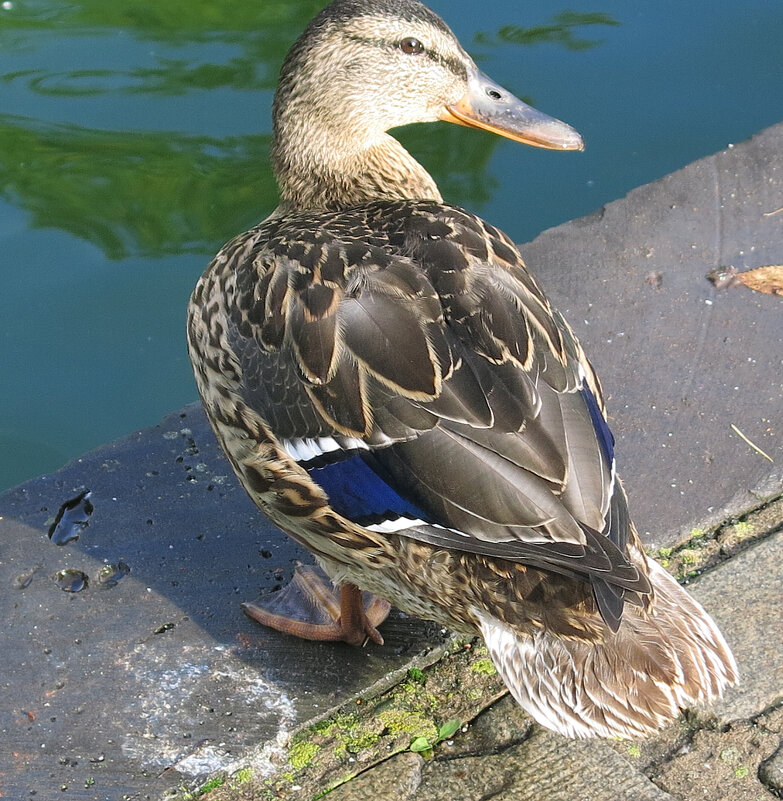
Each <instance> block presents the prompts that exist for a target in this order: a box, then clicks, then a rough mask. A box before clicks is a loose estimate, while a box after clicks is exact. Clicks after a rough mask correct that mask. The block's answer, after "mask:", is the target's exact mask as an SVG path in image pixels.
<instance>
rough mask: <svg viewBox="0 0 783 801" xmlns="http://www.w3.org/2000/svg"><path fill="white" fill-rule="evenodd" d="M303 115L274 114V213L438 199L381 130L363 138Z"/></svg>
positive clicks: (421, 173) (425, 174)
mask: <svg viewBox="0 0 783 801" xmlns="http://www.w3.org/2000/svg"><path fill="white" fill-rule="evenodd" d="M303 116H304V117H305V119H297V118H296V117H295V116H292V114H291V113H289V114H285V113H283V114H281V115H278V116H276V118H275V139H274V143H273V145H272V165H273V168H274V171H275V176H276V178H277V182H278V185H279V187H280V206H279V207H278V210H277V213H281V212H283V213H284V212H287V211H302V210H306V209H314V210H316V209H328V210H336V209H341V208H347V207H349V206H356V205H361V204H362V203H367V202H370V201H372V200H379V199H382V198H389V199H398V200H401V199H422V200H436V201H441V200H442V198H441V194H440V192H439V191H438V187H437V186H436V184H435V181H434V180H433V179H432V176H430V174H429V173H428V172H427V171H426V170H425V169H424V167H422V166H421V165H420V164H419V163H418V162H417V161H416V159H414V158H413V156H411V155H410V153H408V151H407V150H405V148H404V147H403V146H402V145H401V144H400V143H399V142H398V141H397V140H396V139H395V138H394V137H392V136H390V135H389V134H386V133H382V134H380V135H378V136H375V137H374V138H373V140H372V141H371V142H367V141H362V138H361V136H360V135H359V131H358V130H355V131H353V132H352V131H351V128H350V125H348V124H347V123H346V125H345V126H344V127H343V128H342V129H341V130H337V129H335V128H331V127H330V126H328V125H323V124H321V123H320V122H318V121H315V120H307V119H306V115H303ZM357 127H358V126H357ZM352 134H353V135H352Z"/></svg>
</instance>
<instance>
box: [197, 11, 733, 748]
mask: <svg viewBox="0 0 783 801" xmlns="http://www.w3.org/2000/svg"><path fill="white" fill-rule="evenodd" d="M438 117H440V118H442V119H449V120H451V121H456V122H460V123H462V124H468V125H470V126H473V127H484V128H489V129H490V130H494V131H496V132H499V133H502V134H504V135H507V136H510V137H511V138H515V139H518V140H520V141H525V142H529V143H533V144H538V145H543V146H547V147H553V148H559V149H577V148H579V147H581V140H580V139H579V137H578V135H577V134H575V132H573V131H572V130H571V129H570V128H568V126H565V125H564V124H563V123H559V122H557V121H556V120H552V119H551V118H545V117H544V116H543V115H540V114H538V113H537V112H534V111H533V110H531V109H529V108H528V107H526V106H524V104H522V103H521V102H520V101H518V100H516V98H514V97H513V96H510V95H509V94H508V93H507V92H506V91H505V90H504V89H502V87H498V86H497V85H496V84H493V83H492V82H490V81H489V79H487V78H486V77H485V76H483V75H481V73H479V72H478V70H477V69H476V67H475V64H473V62H472V61H471V59H470V57H469V56H468V55H467V54H466V53H465V51H464V50H463V49H462V48H461V47H460V45H459V43H458V42H457V41H456V39H455V38H454V37H453V34H451V32H450V31H449V29H448V28H447V27H446V25H445V24H444V23H443V22H442V21H441V20H440V19H439V18H438V17H436V16H435V15H434V14H433V13H432V12H430V11H429V10H428V9H426V8H425V7H424V6H422V5H421V4H420V3H418V2H417V1H416V0H369V2H362V3H360V2H358V0H336V2H334V3H332V4H331V5H330V6H329V7H327V9H325V10H324V11H323V12H322V13H321V14H320V15H319V16H318V17H316V19H315V20H314V21H313V22H312V23H311V24H310V26H308V28H307V30H306V31H305V33H304V34H303V35H302V37H301V38H300V40H299V41H298V42H297V43H296V44H295V45H294V47H293V48H292V50H291V52H290V54H289V56H288V58H287V59H286V62H285V64H284V65H283V70H282V74H281V81H280V88H279V90H278V94H277V96H276V100H275V145H274V148H273V164H274V167H275V171H276V174H277V177H278V181H279V183H280V188H281V204H280V206H279V207H278V209H277V210H276V211H275V212H274V213H273V214H272V215H271V216H270V217H269V218H268V219H267V220H265V221H264V222H262V223H260V224H259V225H258V226H256V227H255V228H253V229H252V230H250V231H248V232H247V233H245V234H242V235H240V236H239V237H237V238H236V239H235V240H233V241H232V242H230V243H229V244H228V245H226V246H225V247H224V248H223V250H221V252H220V253H219V254H218V256H217V257H216V258H215V260H214V261H213V262H212V264H211V265H210V266H209V267H208V269H207V271H206V272H205V273H204V275H203V277H202V278H201V280H200V281H199V284H198V286H197V287H196V289H195V291H194V293H193V297H192V299H191V304H190V307H189V317H188V338H189V345H190V353H191V359H192V361H193V366H194V371H195V375H196V380H197V383H198V387H199V391H200V393H201V396H202V399H203V402H204V407H205V409H206V411H207V414H208V416H209V418H210V421H211V422H212V425H213V427H214V429H215V432H216V434H217V436H218V439H219V440H220V442H221V445H222V446H223V448H224V450H225V451H226V454H227V456H228V458H229V459H230V461H231V463H232V465H233V467H234V469H235V471H236V473H237V475H238V476H239V478H240V480H241V482H242V484H243V485H244V487H245V489H246V490H247V491H248V493H249V494H250V496H251V497H252V498H253V500H254V501H255V502H256V504H258V506H259V508H261V509H262V510H263V511H264V512H265V513H266V514H267V515H268V516H269V517H270V518H271V519H272V520H273V521H274V522H275V523H276V524H277V525H278V526H280V528H282V529H283V530H284V531H286V532H287V533H288V534H289V535H290V536H292V537H293V538H294V539H296V540H297V541H298V542H300V543H301V544H303V545H304V546H306V547H307V548H308V549H309V550H310V551H311V552H312V553H313V554H314V555H315V556H316V558H317V560H318V562H319V563H320V565H321V566H322V567H323V568H324V570H325V571H326V573H327V574H328V575H329V577H330V578H331V579H332V580H333V581H334V582H335V583H336V584H338V585H342V587H343V589H342V595H341V600H340V602H339V603H338V602H337V601H336V600H334V601H332V600H329V598H328V597H326V596H325V595H324V593H325V592H326V591H325V590H323V589H319V587H320V585H319V583H318V580H317V577H314V576H313V574H308V575H307V576H305V577H300V579H299V580H298V581H297V584H296V587H295V588H294V589H292V590H291V591H290V593H289V594H286V593H284V594H282V595H280V594H279V597H278V599H277V600H276V601H275V602H266V603H265V604H262V605H260V606H254V607H251V612H252V614H254V615H255V616H256V617H258V618H259V619H260V620H262V621H264V622H266V623H268V624H270V625H274V626H276V627H278V628H281V629H283V630H287V631H292V632H295V633H298V634H300V635H302V634H303V635H304V636H310V637H313V638H319V639H340V638H342V639H347V640H349V641H351V642H361V641H362V640H363V639H364V638H365V637H366V636H370V637H372V638H373V639H375V640H377V641H381V637H380V635H379V634H378V632H377V629H376V626H377V625H378V624H379V623H380V622H381V621H382V619H383V618H384V617H385V614H386V613H387V611H388V606H387V605H385V604H383V603H381V602H379V601H375V602H373V601H372V600H371V599H370V598H368V597H365V599H364V602H362V601H361V596H360V594H359V592H358V591H357V590H355V589H354V588H356V587H358V588H361V589H362V590H365V591H367V592H369V593H373V594H374V595H376V596H378V597H379V598H385V599H387V600H388V601H391V602H393V603H394V604H396V605H397V606H399V607H400V608H402V609H404V610H405V611H407V612H409V613H412V614H416V615H420V616H423V617H428V618H432V619H434V620H438V621H440V622H442V623H444V624H446V625H448V626H450V627H452V628H454V629H458V630H461V631H465V632H478V633H480V634H481V635H482V636H483V637H484V638H485V640H486V642H487V645H488V647H489V649H490V652H491V654H492V657H493V660H494V661H495V664H496V665H497V666H498V669H499V670H500V672H501V673H502V675H503V677H504V679H505V680H506V682H507V684H508V685H509V688H510V689H511V691H512V693H514V695H515V697H516V698H517V699H518V700H519V701H520V703H521V704H522V705H523V706H524V707H525V708H526V709H528V711H530V712H531V714H533V715H534V716H535V717H536V719H537V720H539V721H540V722H541V723H543V724H544V725H548V726H550V727H552V728H554V729H556V730H558V731H561V732H563V733H566V734H569V735H572V736H592V735H596V734H599V735H606V736H637V735H640V734H643V733H646V732H649V731H652V730H654V729H656V728H657V727H658V726H660V725H662V723H664V722H665V721H666V720H667V719H669V718H670V717H672V716H674V715H676V714H677V711H678V709H680V708H681V707H683V706H687V705H689V704H691V703H699V702H702V701H709V700H711V699H713V698H715V697H716V696H717V695H719V694H720V692H721V691H722V689H723V687H724V686H725V685H726V684H727V683H729V682H732V681H734V680H735V678H736V673H735V666H734V662H733V659H732V657H731V654H730V652H729V650H728V648H727V646H726V644H725V642H724V641H723V639H722V637H721V635H720V633H719V632H718V630H717V629H716V628H715V625H714V623H713V622H712V621H711V619H710V618H709V616H708V615H707V614H706V613H705V612H704V610H703V609H701V607H700V606H699V605H698V604H696V602H695V601H693V600H692V599H690V598H689V597H688V596H687V594H686V593H685V592H684V590H682V589H681V588H680V587H679V586H678V585H677V584H676V582H674V581H673V580H672V579H671V578H670V577H669V576H668V575H667V574H666V573H665V572H664V571H663V570H661V569H660V568H659V567H657V566H656V565H654V564H653V563H651V562H650V561H649V560H648V559H647V558H646V557H645V555H644V553H643V550H642V548H641V543H640V542H639V538H638V536H637V534H636V531H635V529H634V528H633V525H632V523H631V522H630V518H629V515H628V509H627V503H626V498H625V494H624V492H623V490H622V487H621V485H620V482H619V479H617V477H616V476H615V472H614V457H613V443H612V439H611V434H610V433H609V430H608V428H607V426H606V422H605V412H604V408H603V401H602V395H601V389H600V386H599V383H598V380H597V378H596V377H595V374H594V372H593V370H592V368H591V366H590V363H589V362H588V361H587V359H586V357H585V355H584V353H583V352H582V349H581V347H580V345H579V343H578V341H577V340H576V338H575V337H574V335H573V333H572V332H571V330H570V328H569V327H568V325H567V324H566V323H565V321H564V320H563V318H562V317H561V316H560V315H559V314H558V313H557V312H556V311H555V310H554V309H552V307H551V306H550V304H549V303H548V301H547V299H546V298H545V297H544V295H543V293H542V292H541V290H540V289H539V287H538V286H537V284H536V282H535V281H534V279H533V278H532V277H531V275H530V274H529V273H528V272H527V270H526V268H525V265H524V263H523V262H522V258H521V256H520V254H519V252H518V251H517V248H516V246H515V245H514V243H513V242H512V241H511V240H510V239H509V238H508V237H506V236H505V235H504V234H502V233H501V232H499V231H498V230H497V229H495V228H494V227H493V226H491V225H489V224H488V223H486V222H484V221H482V220H481V219H479V218H478V217H476V216H475V215H472V214H470V213H469V212H466V211H464V210H461V209H458V208H456V207H453V206H450V205H447V204H445V203H443V201H442V199H441V197H440V194H439V192H438V190H437V187H436V186H435V184H434V181H433V180H432V178H431V177H430V176H429V175H428V174H427V173H426V171H425V170H424V169H423V168H422V167H421V166H420V165H418V164H417V163H416V162H415V161H414V160H413V158H412V157H411V156H410V155H409V154H407V153H406V152H405V151H404V150H403V149H402V147H401V145H399V143H398V142H397V141H396V140H394V139H392V138H391V137H390V136H389V135H388V134H387V133H386V131H387V129H388V128H390V127H393V126H394V125H400V124H406V123H410V122H426V121H428V120H433V119H436V118H438ZM297 599H303V600H302V604H303V605H304V607H306V612H301V611H298V612H291V608H292V607H297ZM298 608H299V609H302V608H303V606H302V605H299V606H298ZM295 616H298V617H299V618H301V619H300V620H299V621H298V622H296V623H295V624H292V623H287V622H286V621H287V620H289V619H290V618H291V617H295ZM304 618H307V619H304Z"/></svg>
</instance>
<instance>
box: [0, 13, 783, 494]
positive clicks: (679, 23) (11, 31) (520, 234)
mask: <svg viewBox="0 0 783 801" xmlns="http://www.w3.org/2000/svg"><path fill="white" fill-rule="evenodd" d="M322 5H323V3H322V2H313V1H308V0H299V1H298V2H291V1H290V0H286V2H280V1H279V0H264V2H251V3H249V2H246V0H221V2H214V0H208V1H207V0H187V1H185V0H165V2H160V0H154V1H153V0H137V1H136V2H133V3H127V2H117V0H71V2H68V3H62V2H59V0H5V2H2V3H0V281H1V282H2V283H1V284H0V376H1V378H0V489H2V488H3V487H8V486H12V485H13V484H16V483H18V482H20V481H22V480H24V479H26V478H29V477H32V476H34V475H36V474H39V473H42V472H48V471H51V470H54V469H56V468H58V467H59V466H60V465H62V464H63V463H64V462H65V461H67V460H69V459H71V458H74V457H75V456H78V455H79V454H81V453H83V452H85V451H86V450H88V449H90V448H92V447H94V446H97V445H99V444H101V443H102V442H105V441H107V440H110V439H113V438H116V437H118V436H120V435H122V434H125V433H128V432H130V431H133V430H135V429H137V428H141V427H144V426H147V425H152V424H154V423H156V422H157V421H158V420H159V418H160V417H161V416H162V415H164V414H165V413H166V412H168V411H171V410H173V409H176V408H178V407H180V406H182V405H184V404H185V403H187V402H189V401H192V400H195V399H196V390H195V386H194V383H193V379H192V376H191V373H190V366H189V363H188V359H187V355H186V351H185V335H184V318H185V306H186V303H187V298H188V295H189V293H190V290H191V289H192V287H193V285H194V283H195V281H196V279H197V277H198V276H199V275H200V273H201V272H202V270H203V269H204V266H205V265H206V263H207V262H208V260H209V258H210V257H211V256H212V255H213V254H214V253H215V252H216V251H217V249H218V248H219V247H220V246H221V245H222V244H223V242H224V241H226V240H227V239H229V238H230V237H231V236H233V235H234V234H235V233H238V232H239V231H241V230H244V229H245V228H247V227H249V226H250V225H252V224H253V223H255V222H256V221H257V220H259V219H261V218H263V217H264V216H265V215H266V214H268V213H269V212H270V211H271V210H272V208H273V207H274V206H275V197H276V190H275V187H274V181H273V178H272V175H271V172H270V170H269V167H268V165H267V149H268V145H269V132H270V119H269V114H270V105H271V99H272V92H273V90H274V85H275V82H276V76H277V71H278V68H279V65H280V62H281V61H282V58H283V56H284V54H285V51H286V49H287V47H288V46H289V44H290V43H291V42H292V41H293V39H294V38H295V37H296V35H297V34H298V32H299V31H300V30H301V29H302V27H303V26H304V24H305V23H306V21H307V20H308V19H309V18H310V17H311V16H312V15H313V14H314V13H315V12H316V11H317V10H318V9H319V8H320V7H321V6H322ZM430 5H431V7H432V8H434V9H435V10H436V11H437V12H438V13H440V14H441V15H443V16H444V18H445V19H446V20H447V21H448V22H449V23H450V24H451V25H452V27H453V28H454V30H455V32H456V33H457V34H458V36H459V37H460V39H461V41H462V43H463V44H464V45H465V46H466V47H467V49H468V50H469V51H471V52H472V53H473V55H474V57H475V58H476V60H477V61H478V63H479V65H480V66H481V67H482V69H483V70H484V71H485V72H487V73H488V74H489V75H490V76H492V77H493V78H495V80H497V81H498V82H500V83H501V84H503V85H505V86H506V87H507V88H508V89H510V90H512V91H514V92H515V93H516V94H518V95H520V96H522V97H523V98H525V99H527V100H529V101H530V102H532V103H533V104H534V105H536V106H537V107H538V108H540V109H542V110H543V111H546V112H548V113H550V114H553V115H554V116H557V117H560V118H561V119H563V120H566V121H567V122H569V123H571V124H572V125H574V126H575V127H576V128H577V129H578V130H579V131H580V132H581V133H582V134H583V135H584V137H585V140H586V143H587V149H586V151H585V152H584V153H581V154H575V153H567V154H564V153H552V152H544V151H536V150H533V149H531V148H525V147H523V146H521V145H516V144H514V143H512V142H508V141H505V140H501V139H499V138H497V137H493V136H492V135H490V134H485V133H480V132H476V131H470V130H467V129H462V128H458V127H457V126H448V125H445V124H443V123H438V124H437V125H435V126H418V127H415V128H411V129H408V130H404V131H401V132H400V136H401V138H402V139H403V140H404V142H405V144H406V145H407V146H408V147H409V148H410V149H411V150H412V151H413V152H414V153H415V154H416V155H417V157H418V158H420V159H421V160H422V161H423V162H424V163H425V164H426V166H427V167H428V168H429V169H430V170H431V172H432V173H433V174H434V175H435V177H436V179H437V180H438V183H439V184H440V186H441V188H442V190H443V194H444V196H445V197H446V198H447V199H448V200H449V201H451V202H454V203H457V204H460V205H463V206H466V207H468V208H470V209H471V210H473V211H477V212H479V213H481V214H482V215H483V216H484V217H486V218H487V219H489V220H491V221H492V222H493V223H495V224H496V225H499V226H500V227H502V228H503V229H504V230H506V231H507V232H508V233H509V234H510V235H511V236H512V237H513V238H514V239H516V240H517V241H520V242H524V241H527V240H530V239H532V238H533V237H535V235H536V234H537V233H538V232H539V231H541V230H543V229H544V228H547V227H550V226H553V225H557V224H559V223H561V222H563V221H565V220H568V219H571V218H574V217H578V216H582V215H585V214H588V213H590V212H591V211H594V210H595V209H596V208H598V207H600V206H601V205H602V204H603V203H606V202H608V201H610V200H613V199H615V198H617V197H620V196H622V195H623V194H625V193H626V192H627V191H629V190H630V189H632V188H633V187H635V186H637V185H639V184H642V183H646V182H648V181H651V180H654V179H655V178H658V177H660V176H662V175H664V174H666V173H668V172H671V171H672V170H675V169H677V168H678V167H681V166H682V165H684V164H686V163H688V162H690V161H692V160H693V159H695V158H698V157H701V156H705V155H707V154H709V153H712V152H714V151H716V150H718V149H721V148H723V147H725V146H726V145H728V144H729V143H731V142H737V141H740V140H742V139H745V138H747V137H749V136H750V135H752V134H753V133H755V132H756V131H758V130H760V129H761V128H763V127H765V126H768V125H771V124H773V123H775V122H778V121H780V120H781V118H783V57H782V56H781V53H782V52H783V50H781V46H780V43H781V41H783V3H782V2H780V0H766V2H764V1H763V0H746V2H743V3H736V2H727V1H725V0H718V1H717V2H714V3H711V4H709V6H705V5H703V4H697V3H683V2H681V1H679V2H676V1H675V0H650V2H647V3H643V4H642V3H628V2H626V1H625V0H569V2H568V3H567V4H566V5H562V6H561V5H559V4H557V3H552V2H545V1H544V0H528V2H525V3H524V4H519V3H517V2H511V1H510V0H504V1H503V2H500V1H498V2H482V3H480V4H476V3H471V2H467V0H450V1H449V2H447V0H432V1H431V3H430Z"/></svg>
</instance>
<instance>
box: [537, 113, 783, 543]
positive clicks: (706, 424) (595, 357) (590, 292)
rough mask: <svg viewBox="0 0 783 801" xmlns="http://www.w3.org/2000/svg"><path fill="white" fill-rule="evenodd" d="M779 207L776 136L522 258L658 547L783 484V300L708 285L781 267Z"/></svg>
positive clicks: (547, 237)
mask: <svg viewBox="0 0 783 801" xmlns="http://www.w3.org/2000/svg"><path fill="white" fill-rule="evenodd" d="M781 207H783V125H776V126H773V127H771V128H768V129H766V130H764V131H762V132H761V133H759V134H757V135H756V136H754V137H753V138H752V139H750V140H749V141H747V142H743V143H742V144H739V145H736V146H733V147H731V148H729V149H727V150H724V151H722V152H720V153H717V154H715V155H713V156H709V157H707V158H704V159H701V160H699V161H696V162H694V163H692V164H690V165H688V166H687V167H684V168H683V169H682V170H679V171H678V172H675V173H672V174H671V175H668V176H666V177H665V178H662V179H661V180H660V181H656V182H655V183H652V184H647V185H645V186H642V187H639V188H638V189H635V190H634V191H632V192H631V193H630V194H628V195H627V196H626V197H625V198H623V199H622V200H618V201H616V202H614V203H610V204H609V205H607V206H605V207H604V208H603V209H601V210H599V211H598V212H596V213H595V214H594V215H592V216H590V217H586V218H584V219H581V220H575V221H573V222H570V223H566V224H565V225H561V226H559V227H558V228H554V229H552V230H550V231H546V232H545V233H543V234H542V235H541V236H539V237H538V238H537V239H536V240H535V241H534V242H532V243H530V244H529V245H525V246H524V247H523V254H524V256H525V259H526V261H527V262H528V264H529V265H531V267H533V268H534V270H535V272H536V275H537V276H538V277H539V279H540V281H541V282H542V284H543V285H544V287H545V289H546V291H547V293H548V294H549V296H550V298H551V299H552V300H553V301H554V302H555V303H556V305H557V306H558V307H559V308H560V310H561V311H562V312H563V313H564V314H565V316H566V318H567V319H568V320H569V322H570V323H571V324H572V326H573V327H574V328H575V330H576V332H577V334H578V335H579V337H580V339H581V341H582V343H583V345H584V346H585V349H586V350H587V352H588V355H589V356H590V358H591V360H592V361H593V363H594V364H595V366H596V368H597V369H598V373H599V375H600V376H601V380H602V382H603V386H604V390H605V392H606V394H607V396H608V402H609V413H610V416H611V418H612V429H613V431H614V432H615V435H616V437H617V454H618V461H619V467H620V473H621V475H622V476H623V478H624V481H625V484H626V488H627V489H628V492H629V496H630V503H631V512H632V514H633V516H634V519H635V520H636V522H637V526H638V527H639V529H640V530H641V531H642V532H643V535H644V537H645V540H646V541H647V542H648V543H650V544H652V545H655V546H656V547H657V546H670V545H672V544H673V543H675V542H677V541H678V540H679V539H681V538H682V537H683V536H686V535H687V533H688V532H689V530H690V529H691V528H694V527H697V526H699V527H703V526H705V525H710V524H713V525H716V524H717V523H718V522H720V521H722V520H724V519H726V518H727V517H729V516H731V515H733V514H739V513H741V512H742V511H743V510H744V509H747V508H748V507H749V506H752V505H754V503H757V501H758V498H759V496H761V497H770V496H773V495H778V494H779V493H780V490H781V487H782V486H783V298H781V297H779V296H775V295H764V294H760V293H757V292H752V291H750V290H748V289H745V288H743V287H740V288H732V289H716V287H715V286H714V285H713V284H712V283H711V282H710V281H709V280H708V279H707V274H708V273H710V272H712V271H713V270H715V269H717V268H720V267H727V266H733V267H735V268H737V269H739V270H743V269H745V268H752V267H759V266H764V265H780V264H783V211H781ZM732 425H735V426H736V427H737V428H738V429H739V430H740V431H741V432H742V433H743V434H745V436H747V437H748V438H749V439H750V440H751V441H752V442H753V443H754V444H756V445H757V446H758V447H759V448H760V449H761V450H763V451H764V452H765V453H766V454H768V456H769V457H770V458H771V459H773V460H774V461H773V462H769V461H768V460H767V459H765V458H764V457H763V456H762V455H760V454H759V453H758V452H756V451H754V450H753V449H752V448H751V447H750V446H749V445H748V444H747V443H746V442H744V441H743V440H742V439H741V438H740V436H739V435H738V434H737V433H736V432H735V431H734V430H733V429H732V428H731V426H732Z"/></svg>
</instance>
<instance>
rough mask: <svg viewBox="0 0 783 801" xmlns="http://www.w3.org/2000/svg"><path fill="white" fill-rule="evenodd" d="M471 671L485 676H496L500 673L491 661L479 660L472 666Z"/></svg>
mask: <svg viewBox="0 0 783 801" xmlns="http://www.w3.org/2000/svg"><path fill="white" fill-rule="evenodd" d="M470 669H471V670H472V671H473V672H474V673H480V674H481V675H483V676H494V675H495V674H496V673H497V672H498V671H497V668H496V667H495V666H494V665H493V664H492V660H491V659H477V660H476V661H475V662H473V663H472V664H471V666H470Z"/></svg>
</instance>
